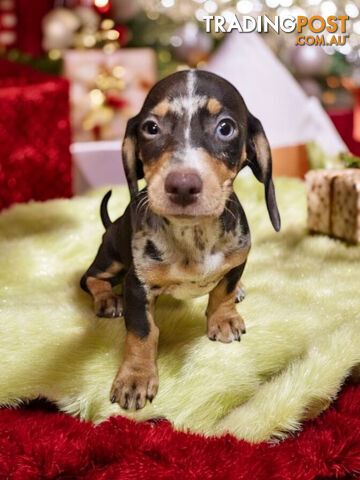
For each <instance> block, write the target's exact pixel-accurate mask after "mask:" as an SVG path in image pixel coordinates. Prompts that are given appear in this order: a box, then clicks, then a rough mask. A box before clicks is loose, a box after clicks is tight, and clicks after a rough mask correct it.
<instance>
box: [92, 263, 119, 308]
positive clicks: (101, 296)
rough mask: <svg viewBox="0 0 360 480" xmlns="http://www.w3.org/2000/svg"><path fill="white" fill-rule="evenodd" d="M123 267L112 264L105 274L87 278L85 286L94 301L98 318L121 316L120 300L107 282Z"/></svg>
mask: <svg viewBox="0 0 360 480" xmlns="http://www.w3.org/2000/svg"><path fill="white" fill-rule="evenodd" d="M123 268H124V265H123V264H122V263H120V262H113V263H112V264H111V265H110V266H109V268H108V269H107V270H106V271H105V272H101V273H99V274H97V275H96V277H88V278H87V279H86V285H87V287H88V289H89V292H90V293H91V295H92V297H93V299H94V307H95V313H96V315H98V316H100V317H118V316H121V315H122V299H121V298H120V297H119V296H117V295H115V294H114V293H113V291H112V288H111V284H110V282H108V281H107V280H108V279H110V278H112V277H114V275H115V274H116V273H118V272H120V271H121V270H122V269H123Z"/></svg>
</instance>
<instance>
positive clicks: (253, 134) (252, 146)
mask: <svg viewBox="0 0 360 480" xmlns="http://www.w3.org/2000/svg"><path fill="white" fill-rule="evenodd" d="M247 134H248V136H247V143H246V154H247V158H246V161H245V165H249V167H250V168H251V170H252V171H253V173H254V175H255V177H256V178H257V179H258V180H259V181H260V182H262V183H263V184H264V185H265V199H266V206H267V209H268V212H269V216H270V220H271V223H272V225H273V227H274V229H275V230H276V231H277V232H278V231H279V230H280V226H281V222H280V214H279V210H278V207H277V203H276V197H275V189H274V183H273V180H272V161H271V150H270V145H269V142H268V139H267V138H266V135H265V132H264V129H263V127H262V125H261V123H260V121H259V120H258V119H257V118H255V117H254V116H253V115H251V113H250V112H249V115H248V132H247Z"/></svg>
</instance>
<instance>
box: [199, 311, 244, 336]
mask: <svg viewBox="0 0 360 480" xmlns="http://www.w3.org/2000/svg"><path fill="white" fill-rule="evenodd" d="M244 333H246V328H245V323H244V320H243V319H242V318H241V317H240V315H239V314H238V313H236V312H234V314H233V315H231V316H227V317H222V316H221V315H213V316H212V317H210V318H209V319H208V331H207V335H208V337H209V339H210V340H212V341H216V340H217V341H218V342H222V343H230V342H233V341H234V340H237V341H238V342H240V340H241V334H244Z"/></svg>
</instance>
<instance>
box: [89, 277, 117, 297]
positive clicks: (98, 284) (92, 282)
mask: <svg viewBox="0 0 360 480" xmlns="http://www.w3.org/2000/svg"><path fill="white" fill-rule="evenodd" d="M86 285H87V287H88V289H89V291H90V293H91V295H92V296H93V297H94V298H96V297H100V296H105V295H108V294H109V293H112V290H111V285H110V283H109V282H106V281H105V280H100V279H99V278H96V277H88V278H87V279H86Z"/></svg>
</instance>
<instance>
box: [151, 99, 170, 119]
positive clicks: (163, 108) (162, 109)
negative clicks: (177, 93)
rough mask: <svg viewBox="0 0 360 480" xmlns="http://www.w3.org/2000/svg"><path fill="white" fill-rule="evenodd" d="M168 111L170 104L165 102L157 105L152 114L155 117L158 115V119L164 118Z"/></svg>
mask: <svg viewBox="0 0 360 480" xmlns="http://www.w3.org/2000/svg"><path fill="white" fill-rule="evenodd" d="M169 109H170V103H169V102H167V101H166V100H163V101H162V102H160V103H158V104H157V105H156V106H155V108H154V109H153V110H152V113H154V114H155V115H159V116H160V117H164V116H165V115H166V114H167V112H168V111H169Z"/></svg>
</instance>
